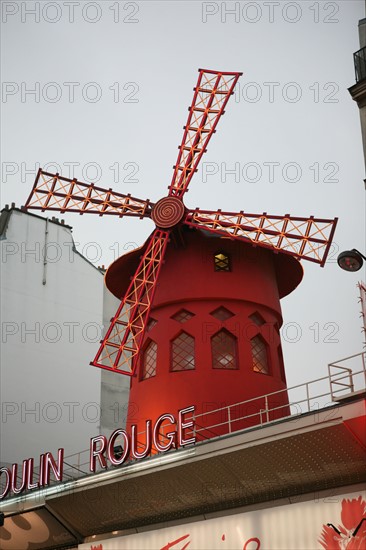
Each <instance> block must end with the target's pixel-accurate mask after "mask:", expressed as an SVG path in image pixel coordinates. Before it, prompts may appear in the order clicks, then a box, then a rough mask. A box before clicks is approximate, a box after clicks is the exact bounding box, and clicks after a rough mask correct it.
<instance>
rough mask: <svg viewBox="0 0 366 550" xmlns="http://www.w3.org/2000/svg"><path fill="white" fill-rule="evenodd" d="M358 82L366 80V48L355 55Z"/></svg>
mask: <svg viewBox="0 0 366 550" xmlns="http://www.w3.org/2000/svg"><path fill="white" fill-rule="evenodd" d="M353 60H354V64H355V76H356V82H360V81H361V80H365V78H366V47H365V48H361V49H360V50H358V52H355V53H354V54H353Z"/></svg>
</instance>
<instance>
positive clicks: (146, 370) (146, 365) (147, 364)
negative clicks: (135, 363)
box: [141, 340, 158, 380]
mask: <svg viewBox="0 0 366 550" xmlns="http://www.w3.org/2000/svg"><path fill="white" fill-rule="evenodd" d="M157 354H158V345H157V343H156V342H154V341H153V340H150V342H149V343H148V344H147V346H146V347H145V349H144V351H143V355H142V373H141V379H142V380H146V379H147V378H152V377H153V376H155V375H156V358H157Z"/></svg>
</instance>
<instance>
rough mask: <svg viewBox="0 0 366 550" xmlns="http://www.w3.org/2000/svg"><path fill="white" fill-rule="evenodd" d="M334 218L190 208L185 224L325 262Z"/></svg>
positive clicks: (334, 222) (334, 224)
mask: <svg viewBox="0 0 366 550" xmlns="http://www.w3.org/2000/svg"><path fill="white" fill-rule="evenodd" d="M337 221H338V220H337V218H334V220H328V219H321V218H314V217H313V216H310V217H308V218H298V217H295V216H290V215H289V214H286V215H285V216H270V215H268V214H266V213H263V214H246V213H244V212H239V213H233V212H221V211H220V210H218V211H216V212H212V211H209V210H199V209H196V210H190V211H189V212H188V213H187V216H186V219H185V222H184V223H185V224H186V225H189V226H192V227H196V228H198V229H204V230H206V231H210V232H212V233H217V234H218V235H221V236H225V237H227V236H230V238H232V239H241V240H245V241H250V242H252V243H254V244H256V245H260V246H263V247H268V248H272V249H274V250H280V251H281V252H284V253H286V254H291V255H293V256H296V258H299V259H300V258H303V259H304V260H309V261H311V262H316V263H319V264H320V265H321V266H322V267H323V266H324V264H325V261H326V258H327V255H328V252H329V248H330V245H331V243H332V239H333V235H334V231H335V228H336V225H337Z"/></svg>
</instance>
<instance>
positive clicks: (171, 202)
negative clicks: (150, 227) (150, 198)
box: [151, 196, 185, 229]
mask: <svg viewBox="0 0 366 550" xmlns="http://www.w3.org/2000/svg"><path fill="white" fill-rule="evenodd" d="M184 214H185V208H184V204H183V202H182V201H181V200H180V199H178V198H177V197H171V196H170V197H164V198H163V199H160V200H159V201H158V202H157V203H156V204H155V206H154V208H153V211H152V213H151V217H152V220H153V221H154V222H155V224H156V226H157V227H160V228H161V229H169V228H171V227H174V226H175V225H177V224H178V223H179V222H180V221H182V219H183V217H184Z"/></svg>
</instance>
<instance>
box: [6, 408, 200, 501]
mask: <svg viewBox="0 0 366 550" xmlns="http://www.w3.org/2000/svg"><path fill="white" fill-rule="evenodd" d="M193 414H194V406H191V407H187V408H185V409H181V410H180V411H178V415H177V418H176V417H175V416H174V415H172V414H162V415H161V416H159V418H158V419H157V420H156V422H155V423H154V424H153V423H152V421H151V420H146V422H145V424H146V430H145V444H144V449H143V450H138V445H139V444H138V441H137V436H138V432H137V425H135V424H133V425H132V426H131V432H130V433H128V432H127V431H126V430H122V429H118V430H115V431H114V432H113V433H112V435H111V436H110V438H109V439H107V438H106V437H105V436H104V435H98V436H96V437H92V438H91V440H90V455H89V469H90V472H92V473H94V472H95V471H96V469H97V464H99V466H100V467H101V468H102V469H104V470H106V469H107V467H108V466H107V464H108V461H109V462H110V464H112V466H121V465H122V464H123V463H124V462H125V461H126V460H127V459H128V458H130V459H131V460H141V459H143V458H145V457H147V456H149V455H150V454H151V450H152V449H153V448H154V449H155V450H156V451H157V452H158V453H166V452H167V451H169V450H170V449H178V448H180V447H185V446H186V445H191V444H192V443H195V442H196V439H195V437H194V436H193V437H188V436H187V433H186V432H187V431H188V430H189V431H190V432H191V433H193V429H194V421H193V420H192V417H193ZM186 415H191V419H186ZM163 424H164V427H165V428H166V427H167V426H169V429H168V430H167V431H166V432H165V433H164V441H162V437H161V429H162V426H163ZM116 447H118V452H116ZM121 447H122V453H121V452H120V449H121ZM34 467H35V461H34V459H33V458H28V459H26V460H23V465H22V467H21V472H20V471H19V467H18V464H13V465H12V467H11V468H0V479H1V481H2V484H1V486H2V492H1V493H0V500H1V499H4V498H5V497H6V496H8V495H18V494H20V493H23V492H24V491H26V490H32V489H41V488H43V487H47V486H48V485H49V484H50V479H51V473H52V474H53V477H54V479H55V480H56V481H60V482H61V481H62V479H63V470H64V449H59V450H58V453H57V458H56V459H55V458H54V456H53V455H52V453H50V452H47V453H44V454H41V456H40V457H39V470H38V474H37V476H35V472H34ZM35 478H37V479H35Z"/></svg>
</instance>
